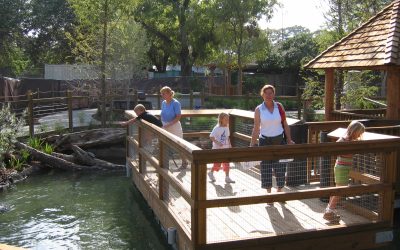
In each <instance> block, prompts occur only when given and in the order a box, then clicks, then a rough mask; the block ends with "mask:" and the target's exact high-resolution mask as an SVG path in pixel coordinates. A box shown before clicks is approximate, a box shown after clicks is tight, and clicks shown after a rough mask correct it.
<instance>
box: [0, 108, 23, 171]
mask: <svg viewBox="0 0 400 250" xmlns="http://www.w3.org/2000/svg"><path fill="white" fill-rule="evenodd" d="M24 117H25V112H24V113H23V116H22V117H20V118H17V117H16V115H15V113H13V112H12V111H11V109H10V105H4V106H3V107H2V108H1V109H0V167H3V166H4V164H5V162H4V160H5V156H6V155H10V154H11V152H12V151H13V150H14V143H15V142H16V141H17V136H18V135H19V134H20V131H22V128H23V126H24V125H25V121H24Z"/></svg>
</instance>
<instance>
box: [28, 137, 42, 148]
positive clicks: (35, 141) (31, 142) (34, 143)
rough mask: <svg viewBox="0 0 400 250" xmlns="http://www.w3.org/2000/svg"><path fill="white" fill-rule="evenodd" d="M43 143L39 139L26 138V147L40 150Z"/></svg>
mask: <svg viewBox="0 0 400 250" xmlns="http://www.w3.org/2000/svg"><path fill="white" fill-rule="evenodd" d="M42 144H43V141H42V140H41V139H40V138H39V137H29V138H28V146H30V147H32V148H34V149H37V150H41V149H42Z"/></svg>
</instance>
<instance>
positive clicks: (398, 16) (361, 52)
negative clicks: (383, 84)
mask: <svg viewBox="0 0 400 250" xmlns="http://www.w3.org/2000/svg"><path fill="white" fill-rule="evenodd" d="M399 43H400V0H396V1H393V2H392V3H391V4H390V5H388V6H387V7H385V8H384V9H383V10H382V11H381V12H379V13H378V14H376V15H375V16H374V17H372V18H371V19H369V20H368V21H367V22H366V23H364V24H363V25H362V26H360V27H359V28H358V29H356V30H354V31H353V32H351V33H350V34H348V35H347V36H345V37H344V38H342V39H341V40H340V41H338V42H336V43H335V44H334V45H332V46H331V47H329V48H328V49H327V50H325V51H324V52H322V53H321V54H320V55H319V56H317V57H316V58H314V59H313V60H311V61H310V62H309V63H307V64H306V65H305V67H306V68H311V69H326V68H360V67H361V68H371V69H372V68H374V67H376V66H387V65H396V66H397V65H400V51H399V46H400V44H399Z"/></svg>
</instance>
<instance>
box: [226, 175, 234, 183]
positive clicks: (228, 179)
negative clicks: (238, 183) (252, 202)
mask: <svg viewBox="0 0 400 250" xmlns="http://www.w3.org/2000/svg"><path fill="white" fill-rule="evenodd" d="M225 183H235V181H234V180H232V179H231V178H230V177H229V176H227V177H225Z"/></svg>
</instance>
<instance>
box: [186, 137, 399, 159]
mask: <svg viewBox="0 0 400 250" xmlns="http://www.w3.org/2000/svg"><path fill="white" fill-rule="evenodd" d="M395 147H400V138H394V139H384V140H369V141H354V142H328V143H322V144H292V145H276V146H268V147H267V148H266V147H248V148H226V149H203V150H194V151H193V152H192V153H193V161H196V162H199V163H212V162H245V161H261V160H277V159H287V158H296V157H312V156H324V155H326V156H328V155H339V154H343V153H346V154H357V153H366V152H384V151H387V150H389V151H390V150H393V148H395Z"/></svg>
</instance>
